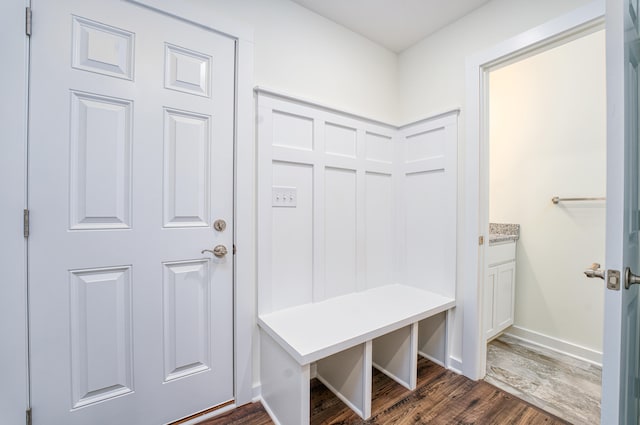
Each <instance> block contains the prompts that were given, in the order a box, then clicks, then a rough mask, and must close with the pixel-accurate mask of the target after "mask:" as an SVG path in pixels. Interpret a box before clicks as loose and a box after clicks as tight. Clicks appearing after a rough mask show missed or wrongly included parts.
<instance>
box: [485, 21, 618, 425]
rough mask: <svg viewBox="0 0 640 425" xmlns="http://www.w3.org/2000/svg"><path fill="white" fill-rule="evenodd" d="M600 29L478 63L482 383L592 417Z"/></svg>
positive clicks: (600, 226)
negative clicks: (484, 218)
mask: <svg viewBox="0 0 640 425" xmlns="http://www.w3.org/2000/svg"><path fill="white" fill-rule="evenodd" d="M604 47H605V37H604V30H603V29H600V30H598V31H595V32H593V31H589V32H587V33H586V34H584V33H583V34H579V35H578V36H577V37H574V38H572V39H570V40H569V41H566V40H564V42H562V43H558V44H556V45H553V46H552V47H551V48H549V47H544V48H542V49H538V50H536V51H534V52H531V53H530V54H529V55H527V56H526V57H524V58H522V57H519V58H516V59H514V60H513V61H511V62H508V63H507V64H501V65H498V66H495V67H490V68H489V69H488V70H487V86H486V87H487V91H486V92H485V93H486V95H485V96H486V101H487V102H486V105H487V109H486V110H487V119H486V121H485V122H486V123H487V124H488V146H487V149H488V153H487V155H485V156H484V158H485V161H484V162H483V164H482V165H481V167H484V168H486V169H487V170H488V186H489V187H488V197H486V198H485V199H484V201H485V202H486V203H488V205H487V208H488V222H487V223H485V225H487V226H488V227H489V246H488V247H487V248H486V255H485V262H484V288H483V318H484V328H483V331H484V336H485V338H486V341H487V343H488V346H487V357H486V362H487V367H486V378H485V379H486V380H487V381H488V382H490V383H492V384H494V385H496V386H498V387H500V388H502V389H504V390H506V391H508V392H511V393H513V394H514V395H517V396H518V397H520V398H523V399H525V400H527V401H529V402H531V403H532V404H534V405H537V406H538V407H541V408H543V409H545V410H547V411H549V412H550V413H553V414H556V415H557V416H560V417H561V418H563V419H566V420H568V421H570V422H572V423H598V421H599V418H600V408H599V407H600V388H601V363H602V328H603V308H604V290H605V289H604V285H603V284H602V282H601V281H599V280H597V281H594V280H589V279H587V278H586V277H585V276H584V275H583V274H582V270H584V269H585V268H586V267H587V266H588V265H589V264H591V263H593V262H598V263H603V262H604V246H605V240H604V238H605V202H604V194H605V189H606V186H605V183H606V182H605V180H606V165H605V157H606V81H605V80H606V79H605V48H604Z"/></svg>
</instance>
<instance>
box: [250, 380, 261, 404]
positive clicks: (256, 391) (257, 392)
mask: <svg viewBox="0 0 640 425" xmlns="http://www.w3.org/2000/svg"><path fill="white" fill-rule="evenodd" d="M251 395H252V397H251V401H252V402H254V403H255V402H256V401H262V385H261V384H259V383H258V384H254V385H253V390H252V392H251Z"/></svg>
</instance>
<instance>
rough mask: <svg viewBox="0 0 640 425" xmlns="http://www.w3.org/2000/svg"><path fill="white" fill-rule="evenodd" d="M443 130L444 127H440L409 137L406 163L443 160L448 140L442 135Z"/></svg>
mask: <svg viewBox="0 0 640 425" xmlns="http://www.w3.org/2000/svg"><path fill="white" fill-rule="evenodd" d="M443 130H444V128H443V127H439V128H434V129H430V130H427V131H425V132H423V133H418V134H413V135H411V136H409V137H407V141H406V144H405V146H406V152H405V161H406V162H415V161H423V160H428V159H436V158H442V157H443V156H444V152H445V143H446V138H444V137H443V135H442V131H443Z"/></svg>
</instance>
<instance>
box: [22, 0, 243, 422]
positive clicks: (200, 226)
mask: <svg viewBox="0 0 640 425" xmlns="http://www.w3.org/2000/svg"><path fill="white" fill-rule="evenodd" d="M33 9H34V12H37V13H38V16H40V18H39V21H38V33H37V35H34V37H33V39H32V73H31V79H30V84H31V99H30V102H31V113H30V142H29V143H30V145H29V166H30V172H29V179H30V180H29V201H30V208H31V210H32V211H33V213H32V214H33V216H32V218H33V220H32V223H33V225H32V236H31V239H30V241H29V278H30V314H31V316H30V321H31V322H30V325H31V377H32V380H31V383H32V390H31V393H32V407H33V408H34V420H40V421H42V423H65V424H73V423H78V424H80V423H92V424H93V423H141V424H142V423H165V422H169V421H172V420H176V419H180V418H182V417H184V416H188V415H190V414H192V413H195V412H197V411H200V410H204V409H207V408H209V407H212V406H215V405H218V404H221V403H224V402H227V401H229V400H231V399H232V398H233V308H232V306H233V290H232V289H233V288H232V278H233V276H232V274H233V261H232V260H233V256H232V255H231V247H232V244H233V229H234V225H233V139H234V109H235V104H234V90H235V84H234V78H235V76H234V75H235V74H234V72H235V68H234V67H235V51H234V49H235V41H234V40H233V39H231V38H228V37H226V36H223V35H220V34H217V33H215V32H212V31H208V30H206V29H203V28H201V27H199V26H195V25H191V24H188V23H186V22H182V21H178V20H176V19H173V18H170V17H168V16H165V15H162V14H160V13H156V12H152V11H149V10H148V9H144V8H141V7H139V6H136V5H132V4H127V3H124V2H115V1H114V2H108V3H107V2H99V1H90V2H87V1H84V2H80V1H65V2H64V3H61V2H56V3H55V4H54V3H52V2H45V1H42V3H39V2H36V1H34V4H33ZM218 218H221V219H224V220H225V221H226V222H227V229H226V230H225V231H222V232H219V231H216V230H214V229H213V221H214V220H215V219H218ZM216 245H224V246H226V247H227V249H228V250H229V255H227V256H226V257H225V258H223V259H217V258H214V257H213V256H211V255H209V254H204V255H203V254H201V252H200V251H201V250H202V249H213V247H214V246H216Z"/></svg>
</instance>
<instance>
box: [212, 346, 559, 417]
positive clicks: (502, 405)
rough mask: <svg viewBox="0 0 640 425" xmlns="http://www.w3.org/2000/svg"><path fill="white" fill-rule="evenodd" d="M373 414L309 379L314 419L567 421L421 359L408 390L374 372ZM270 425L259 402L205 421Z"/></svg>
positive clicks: (488, 385)
mask: <svg viewBox="0 0 640 425" xmlns="http://www.w3.org/2000/svg"><path fill="white" fill-rule="evenodd" d="M371 414H372V415H371V418H370V419H369V420H367V421H363V420H362V419H361V418H360V417H358V415H356V414H355V413H354V412H353V411H352V410H350V409H349V408H348V407H347V406H346V405H345V404H344V403H342V401H340V400H339V399H338V398H337V397H336V396H334V395H333V394H332V393H331V391H329V390H328V389H327V388H326V387H325V386H324V385H323V384H322V383H320V382H319V381H318V380H317V379H314V380H312V381H311V424H314V425H318V424H343V425H347V424H349V425H351V424H354V425H355V424H394V425H415V424H442V425H444V424H447V425H454V424H456V425H471V424H478V425H488V424H532V425H533V424H549V425H551V424H568V422H565V421H563V420H561V419H558V418H556V417H555V416H553V415H550V414H548V413H546V412H544V411H542V410H540V409H538V408H537V407H534V406H532V405H530V404H528V403H527V402H525V401H522V400H520V399H518V398H516V397H514V396H512V395H510V394H507V393H505V392H504V391H501V390H499V389H497V388H496V387H494V386H492V385H490V384H487V383H486V382H483V381H478V382H474V381H471V380H469V379H467V378H465V377H464V376H461V375H457V374H455V373H453V372H450V371H448V370H446V369H444V368H442V367H440V366H438V365H436V364H434V363H432V362H430V361H428V360H425V359H422V358H421V359H420V360H419V362H418V387H417V388H416V390H415V391H409V390H407V389H405V388H404V387H402V386H400V385H399V384H397V383H396V382H394V381H393V380H391V379H389V378H387V377H386V376H385V375H383V374H382V373H380V372H378V371H377V370H374V373H373V400H372V406H371ZM232 424H238V425H239V424H243V425H271V424H273V422H272V421H271V419H270V418H269V415H267V413H266V412H265V410H264V408H263V407H262V405H261V404H260V403H253V404H249V405H246V406H242V407H240V408H238V409H235V410H233V411H231V412H229V413H226V414H224V415H222V416H219V417H216V418H213V419H209V420H206V421H204V422H202V423H201V425H232Z"/></svg>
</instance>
